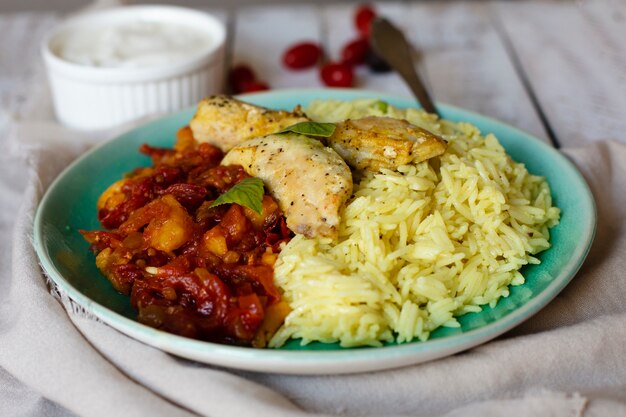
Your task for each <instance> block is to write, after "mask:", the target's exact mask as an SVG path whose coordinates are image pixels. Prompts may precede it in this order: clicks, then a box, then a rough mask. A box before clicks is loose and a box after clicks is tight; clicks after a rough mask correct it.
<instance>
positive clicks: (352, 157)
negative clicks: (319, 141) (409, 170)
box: [328, 116, 447, 172]
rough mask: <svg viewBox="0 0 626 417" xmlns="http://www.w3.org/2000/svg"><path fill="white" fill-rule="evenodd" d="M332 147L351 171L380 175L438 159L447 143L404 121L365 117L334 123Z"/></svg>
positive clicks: (329, 143) (329, 140) (330, 141)
mask: <svg viewBox="0 0 626 417" xmlns="http://www.w3.org/2000/svg"><path fill="white" fill-rule="evenodd" d="M336 125H337V128H336V129H335V132H334V133H333V135H332V136H331V137H330V138H328V145H329V146H331V147H332V148H333V149H334V150H335V151H337V153H338V154H339V155H341V157H342V158H343V159H345V161H346V162H347V163H348V165H350V166H351V167H353V168H356V169H367V170H369V171H375V172H376V171H379V170H380V169H381V168H387V169H396V168H398V167H399V166H400V165H406V164H408V163H412V162H414V163H417V162H421V161H425V160H427V159H430V158H433V157H435V156H438V155H441V154H442V153H444V151H445V150H446V146H447V144H446V141H444V140H443V139H441V138H440V137H439V136H437V135H434V134H432V133H430V132H429V131H427V130H424V129H422V128H420V127H417V126H415V125H412V124H411V123H409V122H407V121H406V120H400V119H393V118H390V117H374V116H370V117H365V118H363V119H355V120H346V121H343V122H339V123H336Z"/></svg>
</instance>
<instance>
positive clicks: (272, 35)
mask: <svg viewBox="0 0 626 417" xmlns="http://www.w3.org/2000/svg"><path fill="white" fill-rule="evenodd" d="M234 19H235V21H234V30H233V35H234V41H233V51H232V64H233V65H236V64H248V65H250V66H251V67H252V68H253V69H254V71H255V72H256V74H257V77H258V78H259V79H260V80H263V81H266V82H268V83H269V85H270V87H271V88H272V89H278V88H308V87H320V86H321V83H320V81H319V77H318V72H317V69H306V70H300V71H291V70H288V69H287V68H285V67H284V66H283V64H282V55H283V53H284V51H285V50H286V49H287V48H288V47H289V46H291V45H293V44H295V43H297V42H300V41H314V42H321V32H320V12H319V9H318V7H316V6H313V5H283V6H263V7H246V8H242V9H239V10H237V13H236V16H235V17H234Z"/></svg>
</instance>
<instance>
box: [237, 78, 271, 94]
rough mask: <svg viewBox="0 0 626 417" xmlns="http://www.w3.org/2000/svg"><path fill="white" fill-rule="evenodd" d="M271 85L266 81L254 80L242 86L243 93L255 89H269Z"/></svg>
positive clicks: (251, 91)
mask: <svg viewBox="0 0 626 417" xmlns="http://www.w3.org/2000/svg"><path fill="white" fill-rule="evenodd" d="M269 89H270V86H269V85H267V83H266V82H263V81H257V80H253V81H250V82H248V83H245V84H244V85H243V86H242V90H241V91H240V92H241V93H253V92H255V91H265V90H269Z"/></svg>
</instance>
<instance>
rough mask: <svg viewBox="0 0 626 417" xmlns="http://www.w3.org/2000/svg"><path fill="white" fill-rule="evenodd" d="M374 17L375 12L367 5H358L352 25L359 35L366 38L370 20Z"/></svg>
mask: <svg viewBox="0 0 626 417" xmlns="http://www.w3.org/2000/svg"><path fill="white" fill-rule="evenodd" d="M375 17H376V12H375V11H374V9H373V8H372V6H370V5H369V4H362V5H360V6H359V7H358V8H357V9H356V12H355V14H354V25H355V26H356V28H357V30H358V31H359V33H360V34H361V35H363V36H368V35H369V33H370V26H371V24H372V20H374V18H375Z"/></svg>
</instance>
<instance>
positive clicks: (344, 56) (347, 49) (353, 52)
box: [341, 38, 370, 65]
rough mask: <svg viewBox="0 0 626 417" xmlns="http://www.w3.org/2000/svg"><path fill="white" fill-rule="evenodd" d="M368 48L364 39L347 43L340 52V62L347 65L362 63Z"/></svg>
mask: <svg viewBox="0 0 626 417" xmlns="http://www.w3.org/2000/svg"><path fill="white" fill-rule="evenodd" d="M369 47H370V45H369V42H367V39H365V38H361V39H357V40H354V41H352V42H349V43H347V44H346V45H345V46H344V47H343V49H342V50H341V62H343V63H344V64H348V65H357V64H362V63H364V62H365V57H367V51H368V50H369Z"/></svg>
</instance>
